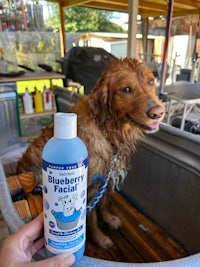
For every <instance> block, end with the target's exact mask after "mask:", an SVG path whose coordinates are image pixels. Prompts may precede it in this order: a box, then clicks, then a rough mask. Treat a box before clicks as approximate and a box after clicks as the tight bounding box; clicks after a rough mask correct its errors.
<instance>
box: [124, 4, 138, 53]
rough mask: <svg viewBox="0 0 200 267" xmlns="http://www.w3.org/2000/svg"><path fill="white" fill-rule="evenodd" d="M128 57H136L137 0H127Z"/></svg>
mask: <svg viewBox="0 0 200 267" xmlns="http://www.w3.org/2000/svg"><path fill="white" fill-rule="evenodd" d="M128 9H129V11H128V13H129V22H128V50H127V56H128V57H136V34H137V14H138V0H128Z"/></svg>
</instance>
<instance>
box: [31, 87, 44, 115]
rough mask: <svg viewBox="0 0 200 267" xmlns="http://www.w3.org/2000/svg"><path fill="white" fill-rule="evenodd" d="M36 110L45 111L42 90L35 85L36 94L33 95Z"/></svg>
mask: <svg viewBox="0 0 200 267" xmlns="http://www.w3.org/2000/svg"><path fill="white" fill-rule="evenodd" d="M33 101H34V107H35V112H43V110H44V109H43V99H42V94H41V92H39V91H38V89H37V88H36V87H35V94H34V96H33Z"/></svg>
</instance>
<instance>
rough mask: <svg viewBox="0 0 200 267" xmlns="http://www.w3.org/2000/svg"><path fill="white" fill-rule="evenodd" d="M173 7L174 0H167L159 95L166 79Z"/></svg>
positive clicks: (162, 90)
mask: <svg viewBox="0 0 200 267" xmlns="http://www.w3.org/2000/svg"><path fill="white" fill-rule="evenodd" d="M173 7H174V0H169V2H168V12H167V26H166V32H165V43H164V53H163V58H162V69H161V79H160V86H159V88H158V89H159V90H158V94H159V95H161V94H162V93H163V92H164V85H165V79H166V70H167V66H166V60H167V50H168V43H169V37H170V30H171V20H172V15H173Z"/></svg>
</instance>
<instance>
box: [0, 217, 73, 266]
mask: <svg viewBox="0 0 200 267" xmlns="http://www.w3.org/2000/svg"><path fill="white" fill-rule="evenodd" d="M43 246H44V237H43V214H40V215H39V216H38V217H37V218H35V219H34V220H33V221H31V222H30V223H28V224H26V225H24V226H23V227H22V228H21V229H20V230H19V231H18V232H16V233H15V234H13V235H11V236H9V237H7V238H6V239H5V241H4V244H3V247H2V250H1V252H0V267H5V266H7V267H44V266H45V267H58V266H59V267H69V266H71V265H72V264H73V263H74V261H75V256H74V255H73V254H69V253H64V254H59V255H56V256H54V257H52V258H48V259H45V260H41V261H37V262H31V259H32V256H33V255H34V254H35V253H36V252H37V251H38V250H39V249H41V248H42V247H43Z"/></svg>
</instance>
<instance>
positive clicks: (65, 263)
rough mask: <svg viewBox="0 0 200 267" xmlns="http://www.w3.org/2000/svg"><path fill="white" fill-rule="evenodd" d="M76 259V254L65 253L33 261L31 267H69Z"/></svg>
mask: <svg viewBox="0 0 200 267" xmlns="http://www.w3.org/2000/svg"><path fill="white" fill-rule="evenodd" d="M74 261H75V256H74V255H73V254H69V253H64V254H59V255H56V256H54V257H52V258H48V259H46V260H42V261H38V262H34V263H31V264H30V265H29V266H30V267H42V266H45V267H69V266H71V265H72V264H73V263H74Z"/></svg>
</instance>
